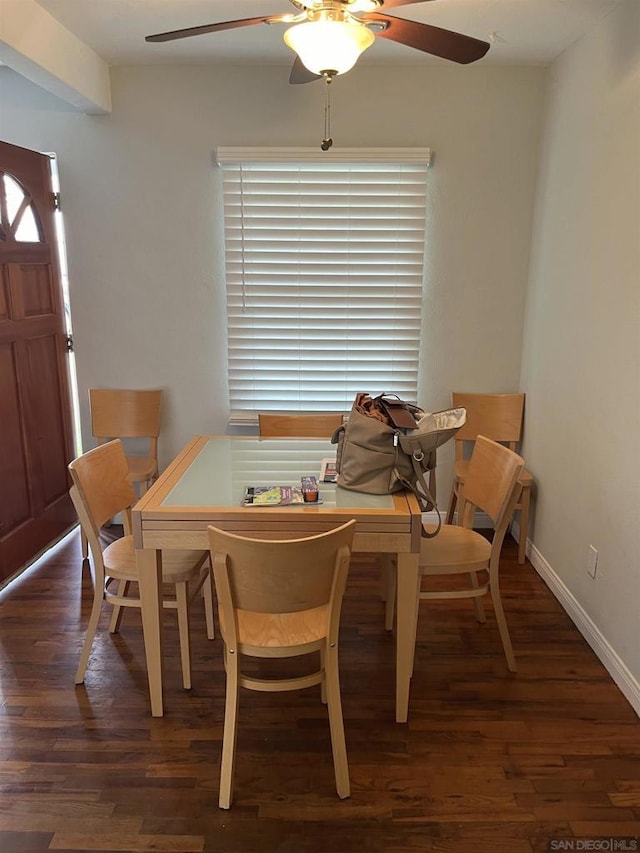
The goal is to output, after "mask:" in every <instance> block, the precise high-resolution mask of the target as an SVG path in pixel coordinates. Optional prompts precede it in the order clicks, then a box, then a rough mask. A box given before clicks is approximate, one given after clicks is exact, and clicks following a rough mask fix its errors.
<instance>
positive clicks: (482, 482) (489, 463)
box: [387, 435, 524, 672]
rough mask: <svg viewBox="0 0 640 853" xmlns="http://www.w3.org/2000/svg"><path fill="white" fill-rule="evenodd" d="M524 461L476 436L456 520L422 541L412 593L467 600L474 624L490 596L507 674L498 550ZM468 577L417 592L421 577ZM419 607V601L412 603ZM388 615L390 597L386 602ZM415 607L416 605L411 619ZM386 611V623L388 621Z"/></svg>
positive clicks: (512, 663)
mask: <svg viewBox="0 0 640 853" xmlns="http://www.w3.org/2000/svg"><path fill="white" fill-rule="evenodd" d="M523 467H524V460H523V459H522V457H521V456H518V454H517V453H514V452H513V450H509V448H508V447H505V446H504V445H502V444H498V443H497V442H495V441H491V439H488V438H486V437H485V436H482V435H478V436H476V441H475V444H474V448H473V453H472V455H471V459H470V461H469V466H468V469H467V472H466V478H465V484H464V489H463V491H462V493H461V497H460V505H461V509H460V511H461V518H462V523H461V524H459V525H458V524H443V525H442V528H441V529H440V532H439V533H438V535H437V536H435V537H434V538H433V539H423V540H422V548H421V551H420V564H419V565H420V576H419V579H418V589H417V597H418V599H419V600H423V599H427V600H429V599H431V600H433V599H443V598H444V599H447V598H472V599H473V601H474V605H475V610H476V617H477V619H478V622H484V621H485V615H484V608H483V606H482V602H481V601H480V598H481V596H484V595H487V594H488V593H490V594H491V599H492V601H493V609H494V612H495V615H496V622H497V623H498V630H499V632H500V639H501V640H502V646H503V648H504V654H505V657H506V659H507V666H508V667H509V669H510V670H511V672H516V669H517V667H516V660H515V656H514V654H513V648H512V646H511V638H510V636H509V629H508V627H507V620H506V618H505V615H504V609H503V607H502V599H501V597H500V581H499V569H500V552H501V550H502V543H503V542H504V537H505V533H506V530H507V525H508V524H509V520H510V518H511V515H512V513H513V509H514V506H515V504H516V501H517V500H518V497H519V496H520V492H521V490H522V485H521V483H520V475H521V473H522V470H523ZM476 509H479V510H481V511H482V512H485V513H486V514H487V515H488V516H489V517H490V518H491V520H492V522H493V524H494V534H493V538H492V540H491V541H489V540H488V539H487V538H486V537H484V536H482V535H481V534H480V533H477V532H476V531H475V530H473V529H472V527H473V517H474V514H475V511H476ZM467 574H468V575H469V586H467V587H464V586H459V585H456V586H452V587H451V588H446V589H442V588H440V587H438V588H436V589H432V590H422V578H423V577H425V576H430V577H434V576H443V575H445V576H446V575H467ZM418 605H419V601H418ZM389 606H390V607H391V614H392V613H393V606H394V600H393V599H391V603H389V601H387V607H388V608H389ZM418 611H419V606H418V607H416V623H417V619H418ZM392 618H393V617H392V615H391V621H392Z"/></svg>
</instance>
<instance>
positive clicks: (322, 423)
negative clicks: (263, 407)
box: [258, 412, 344, 438]
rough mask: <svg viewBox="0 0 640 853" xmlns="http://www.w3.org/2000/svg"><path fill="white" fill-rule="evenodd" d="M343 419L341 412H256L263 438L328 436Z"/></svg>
mask: <svg viewBox="0 0 640 853" xmlns="http://www.w3.org/2000/svg"><path fill="white" fill-rule="evenodd" d="M343 420H344V418H343V416H342V413H341V412H309V413H305V414H302V413H297V414H281V413H279V412H259V413H258V426H259V431H260V435H261V436H262V437H263V438H277V437H278V436H300V437H301V438H330V437H331V436H332V435H333V433H334V432H335V431H336V430H337V429H338V427H339V426H341V425H342V422H343Z"/></svg>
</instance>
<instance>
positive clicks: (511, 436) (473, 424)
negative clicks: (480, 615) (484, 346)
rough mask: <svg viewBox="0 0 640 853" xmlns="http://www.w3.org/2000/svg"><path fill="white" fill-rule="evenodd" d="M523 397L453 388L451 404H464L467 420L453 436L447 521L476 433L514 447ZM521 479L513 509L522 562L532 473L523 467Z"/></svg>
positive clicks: (452, 513)
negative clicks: (453, 459) (462, 390)
mask: <svg viewBox="0 0 640 853" xmlns="http://www.w3.org/2000/svg"><path fill="white" fill-rule="evenodd" d="M524 399H525V395H524V394H464V393H460V392H458V391H454V392H453V394H452V395H451V404H452V406H463V407H464V408H465V409H466V410H467V420H466V423H465V424H464V426H462V427H461V428H460V429H459V430H458V432H457V433H456V436H455V465H454V478H453V485H452V487H451V497H450V498H449V507H448V509H447V518H446V522H447V524H452V523H453V518H454V513H455V510H456V505H457V503H458V498H459V494H460V491H461V489H462V488H463V486H464V481H465V477H466V474H467V470H468V468H469V460H468V458H465V453H466V454H468V452H469V448H470V447H472V446H473V443H474V442H475V440H476V437H477V436H478V435H484V436H486V437H487V438H491V439H493V441H497V442H499V443H500V444H505V445H506V446H507V447H509V449H510V450H513V451H516V450H517V449H518V444H519V442H520V438H521V435H522V423H523V418H524ZM520 483H521V485H522V494H521V497H520V499H519V501H518V503H517V504H516V506H515V510H514V511H516V512H517V511H518V510H519V511H520V538H519V541H518V562H519V563H521V564H522V563H524V561H525V556H526V550H527V535H528V532H529V512H530V507H531V491H532V489H533V476H532V475H531V473H530V472H529V471H527V470H526V468H525V469H524V470H523V471H522V473H521V475H520Z"/></svg>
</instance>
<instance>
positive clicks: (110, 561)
mask: <svg viewBox="0 0 640 853" xmlns="http://www.w3.org/2000/svg"><path fill="white" fill-rule="evenodd" d="M207 555H208V552H207V551H164V550H163V551H162V580H163V582H165V583H181V582H182V581H186V580H189V579H190V578H192V577H194V576H196V575H197V572H198V569H199V568H200V566H201V565H202V562H203V561H204V559H205V558H206V557H207ZM102 558H103V561H104V568H105V572H106V574H108V575H109V577H112V578H115V579H116V580H131V581H137V580H138V569H137V566H136V555H135V550H134V547H133V536H123V537H121V538H120V539H116V541H115V542H112V543H111V544H110V545H107V547H106V548H105V549H104V551H103V552H102Z"/></svg>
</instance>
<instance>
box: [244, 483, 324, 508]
mask: <svg viewBox="0 0 640 853" xmlns="http://www.w3.org/2000/svg"><path fill="white" fill-rule="evenodd" d="M302 503H307V501H305V499H304V495H303V493H302V489H301V488H299V487H298V486H286V485H283V486H247V488H246V490H245V493H244V497H243V499H242V505H243V506H292V505H294V504H302ZM314 503H322V498H321V497H320V496H319V495H318V496H317V497H316V499H315V501H314Z"/></svg>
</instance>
